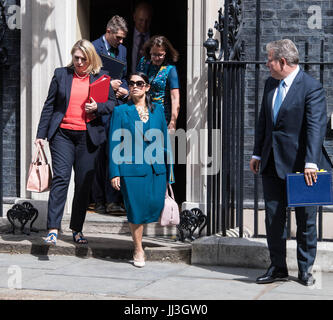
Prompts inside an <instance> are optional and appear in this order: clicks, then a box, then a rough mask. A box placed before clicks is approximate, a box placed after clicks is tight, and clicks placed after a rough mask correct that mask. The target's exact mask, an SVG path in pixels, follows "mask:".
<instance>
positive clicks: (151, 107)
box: [128, 71, 155, 112]
mask: <svg viewBox="0 0 333 320" xmlns="http://www.w3.org/2000/svg"><path fill="white" fill-rule="evenodd" d="M133 76H138V77H140V78H142V79H143V80H144V82H145V83H146V84H147V85H150V83H149V78H148V76H147V75H146V74H145V73H144V72H140V71H137V72H134V73H131V74H130V76H129V77H128V81H130V80H131V78H132V77H133ZM146 105H147V107H148V109H149V110H150V112H154V109H155V107H154V105H153V100H152V97H151V95H150V93H149V91H148V92H146Z"/></svg>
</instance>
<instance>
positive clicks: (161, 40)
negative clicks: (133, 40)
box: [143, 36, 179, 63]
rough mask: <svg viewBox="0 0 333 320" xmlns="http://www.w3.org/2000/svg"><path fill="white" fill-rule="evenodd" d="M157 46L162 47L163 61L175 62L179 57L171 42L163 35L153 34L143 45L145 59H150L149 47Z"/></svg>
mask: <svg viewBox="0 0 333 320" xmlns="http://www.w3.org/2000/svg"><path fill="white" fill-rule="evenodd" d="M155 46H156V47H159V48H161V47H162V48H164V49H165V52H166V55H165V60H164V61H165V62H166V63H168V62H177V61H178V58H179V53H178V51H177V50H176V49H175V48H174V47H173V46H172V44H171V42H170V41H169V40H168V39H167V38H166V37H164V36H153V37H152V38H150V39H149V40H148V41H147V42H146V43H145V44H144V46H143V54H144V57H145V58H146V60H150V59H151V56H150V49H151V48H152V47H155Z"/></svg>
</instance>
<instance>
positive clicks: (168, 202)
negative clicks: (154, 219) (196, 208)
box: [160, 183, 180, 227]
mask: <svg viewBox="0 0 333 320" xmlns="http://www.w3.org/2000/svg"><path fill="white" fill-rule="evenodd" d="M168 190H169V191H170V195H169V192H168ZM179 219H180V218H179V207H178V204H177V202H176V201H175V196H174V194H173V190H172V187H171V184H169V183H168V186H167V189H166V193H165V201H164V208H163V211H162V214H161V218H160V224H161V226H163V227H165V226H172V225H178V224H179Z"/></svg>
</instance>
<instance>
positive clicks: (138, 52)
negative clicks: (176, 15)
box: [128, 1, 153, 73]
mask: <svg viewBox="0 0 333 320" xmlns="http://www.w3.org/2000/svg"><path fill="white" fill-rule="evenodd" d="M152 16H153V8H152V6H151V5H150V4H149V3H148V2H145V1H142V2H139V3H138V5H137V6H136V7H135V10H134V13H133V22H134V26H133V30H132V31H131V33H130V36H129V41H130V46H129V48H130V50H129V55H128V66H129V70H130V72H131V73H134V72H135V71H136V67H137V65H138V63H139V61H140V59H141V57H143V52H142V49H143V45H144V43H145V42H146V41H148V40H149V38H150V36H151V34H150V24H151V20H152Z"/></svg>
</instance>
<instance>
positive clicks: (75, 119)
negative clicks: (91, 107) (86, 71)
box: [60, 73, 89, 130]
mask: <svg viewBox="0 0 333 320" xmlns="http://www.w3.org/2000/svg"><path fill="white" fill-rule="evenodd" d="M88 95H89V76H87V77H86V78H84V79H80V78H79V77H78V76H77V75H76V74H75V73H74V77H73V83H72V89H71V96H70V99H69V104H68V108H67V112H66V114H65V116H64V118H63V119H62V122H61V124H60V128H63V129H70V130H87V125H86V121H85V115H86V112H85V109H84V106H85V104H86V103H87V101H88Z"/></svg>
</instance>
